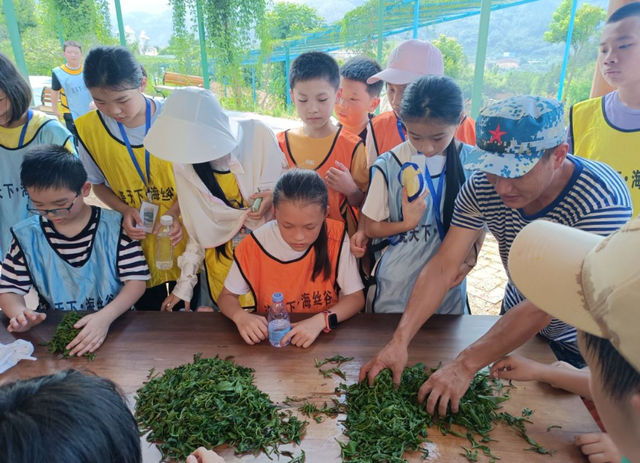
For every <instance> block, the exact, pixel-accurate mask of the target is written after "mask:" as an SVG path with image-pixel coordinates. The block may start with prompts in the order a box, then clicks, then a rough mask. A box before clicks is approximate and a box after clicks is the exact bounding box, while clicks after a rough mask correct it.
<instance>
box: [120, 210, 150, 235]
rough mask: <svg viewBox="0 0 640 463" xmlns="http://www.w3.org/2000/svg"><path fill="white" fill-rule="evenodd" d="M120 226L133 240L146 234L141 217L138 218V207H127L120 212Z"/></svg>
mask: <svg viewBox="0 0 640 463" xmlns="http://www.w3.org/2000/svg"><path fill="white" fill-rule="evenodd" d="M122 227H123V228H124V231H125V232H126V234H127V235H128V236H129V238H131V239H134V240H138V241H140V240H143V239H144V237H145V236H147V234H146V233H145V231H144V230H143V229H142V219H141V218H140V212H139V211H138V209H135V208H133V207H128V208H127V209H126V210H125V211H124V212H123V213H122Z"/></svg>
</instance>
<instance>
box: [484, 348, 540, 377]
mask: <svg viewBox="0 0 640 463" xmlns="http://www.w3.org/2000/svg"><path fill="white" fill-rule="evenodd" d="M546 367H547V365H545V364H544V363H540V362H536V361H535V360H531V359H528V358H526V357H522V356H520V355H515V354H511V355H508V356H506V357H504V358H503V359H502V360H498V361H497V362H496V363H494V364H493V366H492V367H491V376H493V377H494V378H500V379H515V380H516V381H543V379H542V377H543V370H544V368H546Z"/></svg>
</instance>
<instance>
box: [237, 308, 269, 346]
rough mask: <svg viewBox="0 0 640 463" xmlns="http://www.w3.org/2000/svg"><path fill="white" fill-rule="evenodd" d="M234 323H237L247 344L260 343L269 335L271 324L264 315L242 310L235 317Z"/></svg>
mask: <svg viewBox="0 0 640 463" xmlns="http://www.w3.org/2000/svg"><path fill="white" fill-rule="evenodd" d="M233 323H235V324H236V327H237V328H238V332H239V333H240V336H242V339H244V342H246V343H247V344H250V345H253V344H258V343H259V342H261V341H264V340H265V339H267V337H268V336H269V324H268V323H267V319H266V318H265V317H264V316H262V315H256V314H253V313H249V312H245V311H244V310H240V311H239V312H237V313H236V315H235V316H234V317H233Z"/></svg>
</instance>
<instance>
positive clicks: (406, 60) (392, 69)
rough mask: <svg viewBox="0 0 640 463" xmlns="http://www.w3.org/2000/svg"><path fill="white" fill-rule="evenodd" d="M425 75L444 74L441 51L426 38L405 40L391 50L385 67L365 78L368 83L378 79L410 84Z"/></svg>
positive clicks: (397, 83)
mask: <svg viewBox="0 0 640 463" xmlns="http://www.w3.org/2000/svg"><path fill="white" fill-rule="evenodd" d="M426 75H436V76H442V75H444V61H443V60H442V53H441V52H440V50H438V48H437V47H436V46H435V45H433V44H432V43H431V42H427V41H426V40H416V39H412V40H407V41H406V42H402V43H401V44H400V45H398V46H397V47H396V48H394V49H393V50H392V51H391V54H390V55H389V60H388V61H387V67H386V69H384V70H382V71H380V72H379V73H377V74H374V75H372V76H371V77H369V78H368V79H367V83H368V84H369V85H371V84H375V83H376V82H378V81H380V80H384V81H385V82H389V83H390V84H395V85H403V84H410V83H411V82H413V81H414V80H417V79H418V78H420V77H422V76H426Z"/></svg>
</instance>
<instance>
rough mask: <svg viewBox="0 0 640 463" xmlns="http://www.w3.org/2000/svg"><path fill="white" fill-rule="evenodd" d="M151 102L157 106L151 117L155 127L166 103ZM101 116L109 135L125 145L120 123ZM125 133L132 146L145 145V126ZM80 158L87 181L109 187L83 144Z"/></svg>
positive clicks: (129, 129) (79, 153) (126, 130)
mask: <svg viewBox="0 0 640 463" xmlns="http://www.w3.org/2000/svg"><path fill="white" fill-rule="evenodd" d="M151 101H152V103H151V104H152V105H153V104H155V105H156V110H155V112H154V113H153V115H152V116H151V125H153V123H154V121H155V120H156V117H158V114H160V112H161V111H162V105H163V104H164V103H163V102H162V101H160V100H155V99H151ZM100 115H101V116H102V119H103V120H104V123H105V125H106V127H107V130H108V131H109V134H111V136H112V137H113V138H115V139H116V140H118V141H120V142H122V143H124V140H123V139H122V134H121V133H120V129H119V128H118V122H117V121H116V120H115V119H113V118H111V117H109V116H107V115H106V114H104V113H102V112H101V113H100ZM125 132H126V133H127V138H128V139H129V143H131V146H142V145H143V143H142V142H143V140H144V136H145V135H146V127H145V124H142V125H139V126H138V127H133V128H130V127H125ZM78 156H79V157H80V160H81V161H82V165H83V166H84V168H85V170H86V171H87V180H89V182H90V183H92V184H100V183H104V184H105V185H107V186H109V184H108V183H107V179H106V178H105V177H104V175H103V174H102V171H101V170H100V168H99V167H98V166H97V165H96V163H95V162H94V160H93V158H92V157H91V155H90V154H89V153H88V152H87V150H86V149H85V147H84V146H83V145H82V143H79V144H78ZM131 167H133V164H132V165H131Z"/></svg>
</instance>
